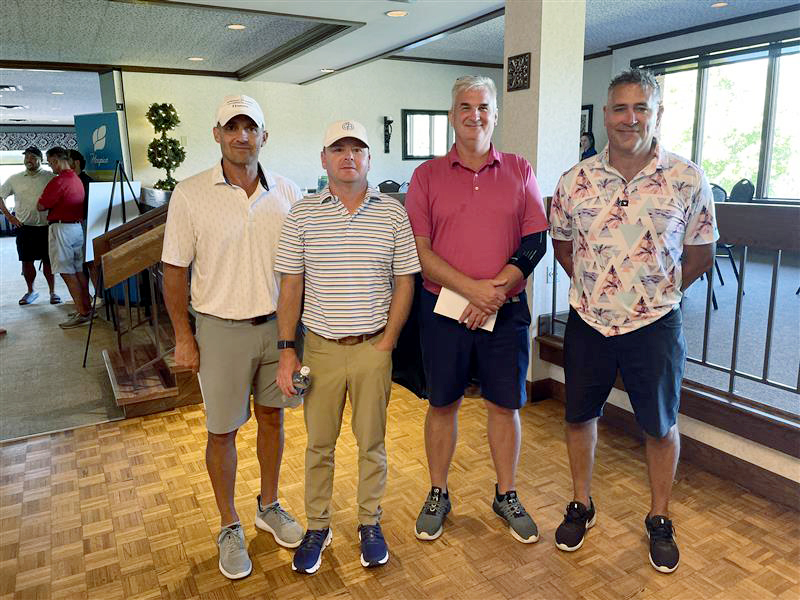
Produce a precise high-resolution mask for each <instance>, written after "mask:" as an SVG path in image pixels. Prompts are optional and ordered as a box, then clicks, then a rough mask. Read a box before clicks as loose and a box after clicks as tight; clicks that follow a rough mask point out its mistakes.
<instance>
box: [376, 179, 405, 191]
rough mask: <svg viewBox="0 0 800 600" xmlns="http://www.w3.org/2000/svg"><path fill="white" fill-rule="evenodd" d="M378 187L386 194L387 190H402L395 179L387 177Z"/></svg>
mask: <svg viewBox="0 0 800 600" xmlns="http://www.w3.org/2000/svg"><path fill="white" fill-rule="evenodd" d="M378 189H379V190H380V191H381V192H383V193H384V194H385V193H387V192H397V191H399V190H400V184H399V183H397V182H396V181H395V180H393V179H387V180H386V181H381V182H380V183H379V184H378Z"/></svg>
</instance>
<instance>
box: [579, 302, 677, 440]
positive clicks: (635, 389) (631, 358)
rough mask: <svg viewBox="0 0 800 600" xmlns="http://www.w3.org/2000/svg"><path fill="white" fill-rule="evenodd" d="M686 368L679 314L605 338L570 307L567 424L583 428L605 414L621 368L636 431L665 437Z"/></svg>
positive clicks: (672, 313) (675, 417) (675, 407)
mask: <svg viewBox="0 0 800 600" xmlns="http://www.w3.org/2000/svg"><path fill="white" fill-rule="evenodd" d="M685 364H686V340H685V339H684V337H683V318H682V315H681V311H680V310H673V311H671V312H670V313H668V314H667V315H665V316H663V317H661V318H660V319H659V320H658V321H655V322H654V323H651V324H650V325H646V326H645V327H642V328H640V329H637V330H635V331H631V332H630V333H624V334H622V335H614V336H610V337H605V336H604V335H603V334H602V333H600V332H599V331H597V330H596V329H594V328H593V327H591V326H590V325H588V324H586V323H585V322H584V321H583V319H581V317H580V316H579V315H578V313H577V312H575V310H574V309H572V308H570V311H569V318H568V319H567V330H566V333H565V334H564V375H565V379H566V388H567V406H566V420H567V422H568V423H583V422H584V421H588V420H590V419H594V418H595V417H599V416H600V415H601V414H603V405H604V404H605V402H606V400H607V399H608V393H609V392H610V391H611V388H612V386H613V385H614V381H615V380H616V378H617V369H619V371H620V374H621V375H622V381H623V383H624V384H625V391H626V392H627V393H628V396H629V397H630V400H631V406H632V407H633V412H634V414H635V415H636V421H637V422H638V423H639V426H640V427H641V428H642V429H643V430H644V431H645V432H646V433H647V434H648V435H651V436H653V437H664V436H665V435H667V433H668V432H669V430H670V428H671V427H672V426H673V425H674V424H675V422H676V420H677V418H678V407H679V406H680V399H681V380H682V379H683V370H684V366H685Z"/></svg>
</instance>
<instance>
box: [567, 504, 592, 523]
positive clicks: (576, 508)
mask: <svg viewBox="0 0 800 600" xmlns="http://www.w3.org/2000/svg"><path fill="white" fill-rule="evenodd" d="M587 512H588V511H586V510H581V507H580V505H579V504H578V503H577V502H570V503H569V504H567V511H566V512H565V513H564V520H565V521H567V523H574V522H576V521H582V520H583V519H585V518H586V513H587Z"/></svg>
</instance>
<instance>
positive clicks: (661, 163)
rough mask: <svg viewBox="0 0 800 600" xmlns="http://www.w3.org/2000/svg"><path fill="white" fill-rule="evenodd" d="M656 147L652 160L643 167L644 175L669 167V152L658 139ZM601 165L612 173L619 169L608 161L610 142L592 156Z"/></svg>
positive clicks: (655, 143) (655, 142) (642, 172)
mask: <svg viewBox="0 0 800 600" xmlns="http://www.w3.org/2000/svg"><path fill="white" fill-rule="evenodd" d="M653 143H654V145H655V147H654V148H653V150H652V152H653V156H652V157H651V158H650V161H649V162H648V163H647V164H646V165H645V166H644V167H643V168H642V170H641V171H640V173H641V174H642V176H644V177H647V176H649V175H653V174H654V173H656V171H663V170H665V169H668V168H669V164H667V163H668V157H667V152H666V151H665V150H664V149H663V148H662V147H661V144H659V143H658V141H656V140H654V142H653ZM592 158H593V159H594V160H595V161H596V162H597V163H599V166H600V167H601V168H602V169H603V170H605V171H608V172H610V173H618V171H617V170H616V169H615V168H614V167H612V166H611V163H610V162H608V144H606V147H605V148H603V151H602V152H601V153H600V154H596V155H595V156H593V157H592ZM592 166H594V165H592Z"/></svg>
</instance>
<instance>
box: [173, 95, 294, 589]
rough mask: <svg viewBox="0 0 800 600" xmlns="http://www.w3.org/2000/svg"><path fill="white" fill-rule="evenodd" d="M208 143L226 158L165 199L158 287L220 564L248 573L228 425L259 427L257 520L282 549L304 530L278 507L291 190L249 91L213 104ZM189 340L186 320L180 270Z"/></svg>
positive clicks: (229, 571)
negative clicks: (198, 434) (191, 394)
mask: <svg viewBox="0 0 800 600" xmlns="http://www.w3.org/2000/svg"><path fill="white" fill-rule="evenodd" d="M212 133H213V135H214V140H215V141H216V142H217V143H219V146H220V150H221V151H222V160H221V161H220V162H219V163H218V164H216V165H215V166H214V167H213V168H211V169H209V170H207V171H203V172H202V173H199V174H197V175H194V176H193V177H190V178H188V179H186V180H185V181H182V182H181V183H180V184H178V186H177V187H176V188H175V191H174V192H173V193H172V197H171V199H170V205H169V212H168V215H167V227H166V232H165V235H164V250H163V254H162V261H163V262H164V288H165V298H166V304H167V309H168V311H169V315H170V319H171V320H172V325H173V328H174V330H175V362H176V364H177V365H178V366H179V367H188V368H191V369H192V370H193V371H195V372H197V373H198V378H199V380H200V388H201V391H202V394H203V403H204V404H205V409H206V426H207V429H208V444H207V446H206V465H207V467H208V475H209V478H210V479H211V485H212V487H213V489H214V496H215V498H216V501H217V507H218V508H219V512H220V517H221V523H220V524H221V531H220V533H219V536H218V538H217V543H218V545H219V569H220V571H222V573H223V574H224V575H225V576H226V577H229V578H231V579H239V578H241V577H246V576H247V575H249V574H250V571H251V570H252V563H251V561H250V557H249V556H248V554H247V550H246V548H245V535H244V531H243V528H242V524H241V523H240V521H239V515H238V514H237V512H236V508H235V506H234V486H235V482H236V462H237V461H236V458H237V457H236V432H237V430H238V429H239V428H240V427H241V426H242V425H244V424H245V422H246V421H247V420H248V419H249V418H250V394H251V393H252V394H253V397H254V411H255V415H256V421H257V422H258V437H257V441H256V449H257V454H258V461H259V464H260V466H261V490H260V492H261V493H260V494H259V496H258V498H257V510H256V517H255V524H256V526H257V527H259V528H260V529H264V530H266V531H269V532H270V533H272V535H273V536H274V538H275V541H276V542H277V543H278V544H280V545H281V546H285V547H289V548H294V547H296V546H297V545H299V544H300V540H301V539H302V537H303V528H302V527H301V526H300V525H299V524H298V523H297V522H296V521H295V520H294V518H292V517H291V516H290V515H289V514H288V513H287V512H286V511H284V510H283V509H282V508H281V506H280V504H279V503H278V476H279V473H280V465H281V457H282V455H283V439H284V434H283V409H284V407H287V406H289V407H295V406H297V405H298V404H299V403H300V399H299V398H298V397H297V396H295V397H290V398H288V399H287V398H285V397H284V396H283V394H282V393H281V390H280V389H278V386H277V385H276V384H275V374H276V370H277V366H278V350H277V345H276V342H277V327H276V321H275V310H276V305H277V301H278V283H279V282H278V276H277V274H276V273H275V271H274V264H273V263H274V257H275V251H276V249H277V246H278V237H279V235H280V231H281V226H282V225H283V220H284V218H285V217H286V214H287V213H288V212H289V208H290V207H291V206H292V204H293V203H295V202H296V201H297V200H299V199H300V198H301V193H300V190H299V188H298V187H297V185H295V184H294V183H293V182H291V181H289V180H288V179H286V178H284V177H281V176H280V175H277V174H275V173H272V172H270V171H265V170H264V169H263V168H262V167H261V165H260V164H259V162H258V154H259V152H260V150H261V147H262V146H263V145H264V143H265V142H266V141H267V131H266V130H265V127H264V114H263V113H262V112H261V108H260V107H259V105H258V103H257V102H256V101H255V100H253V99H252V98H249V97H248V96H227V97H225V99H224V100H223V102H222V104H220V106H219V108H218V109H217V116H216V120H215V125H214V128H213V129H212ZM190 265H191V266H192V285H191V302H192V309H193V313H194V314H195V315H196V330H197V333H196V336H193V335H192V330H191V327H190V324H189V316H188V302H187V290H186V288H187V278H188V268H189V266H190Z"/></svg>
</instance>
